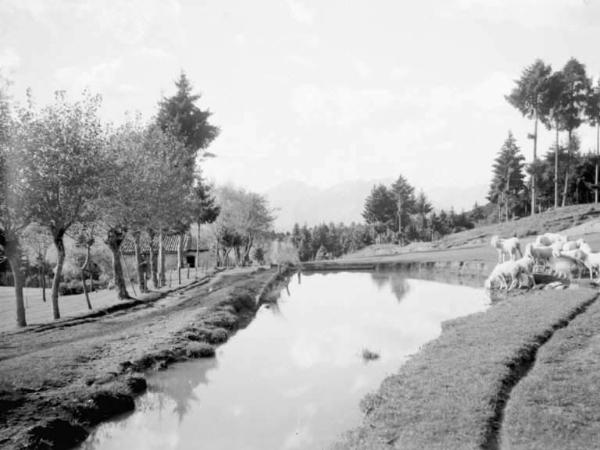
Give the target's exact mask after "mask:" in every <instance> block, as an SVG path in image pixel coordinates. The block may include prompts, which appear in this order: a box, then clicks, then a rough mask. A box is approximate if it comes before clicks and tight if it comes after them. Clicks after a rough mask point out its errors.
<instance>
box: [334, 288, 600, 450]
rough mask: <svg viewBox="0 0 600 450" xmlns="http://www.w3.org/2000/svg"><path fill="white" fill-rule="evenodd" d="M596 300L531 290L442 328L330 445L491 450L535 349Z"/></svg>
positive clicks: (586, 293)
mask: <svg viewBox="0 0 600 450" xmlns="http://www.w3.org/2000/svg"><path fill="white" fill-rule="evenodd" d="M596 295H597V293H596V292H595V291H592V290H589V289H579V290H569V291H537V292H533V293H531V294H527V295H519V296H517V297H513V298H510V299H508V300H506V301H504V302H501V303H499V304H497V305H495V306H493V307H491V308H490V309H489V310H488V311H487V312H485V313H479V314H475V315H472V316H468V317H465V318H461V319H456V320H453V321H450V322H447V323H445V324H444V326H443V331H442V335H441V336H440V337H439V338H438V339H437V340H435V341H433V342H431V343H429V344H428V345H426V346H425V347H424V348H423V349H422V350H421V351H420V352H419V353H418V354H416V355H415V356H413V357H412V358H411V359H410V360H409V361H408V362H407V363H406V364H405V365H404V366H402V368H401V369H400V371H399V372H398V373H397V374H396V375H393V376H391V377H388V378H387V379H386V380H385V381H384V382H383V384H382V386H381V388H380V389H379V391H378V392H377V393H376V394H373V395H371V396H368V397H367V398H366V399H365V400H364V401H363V404H362V405H361V406H362V408H363V410H364V411H365V414H366V415H365V419H364V422H363V425H362V426H361V427H359V428H357V429H356V430H354V431H352V432H350V433H348V435H347V436H345V437H344V439H343V440H342V441H341V442H340V443H339V444H338V445H337V446H336V447H335V448H340V449H342V448H343V449H365V448H369V449H378V448H401V449H424V448H426V449H468V448H494V443H495V441H496V439H497V432H498V430H499V426H498V425H499V422H500V421H501V420H502V417H503V413H504V405H505V401H506V399H507V397H508V395H509V394H510V390H511V388H512V387H513V386H514V384H515V382H516V381H518V379H519V377H520V376H522V375H523V373H524V370H525V368H526V367H527V366H528V365H529V364H531V362H532V361H533V359H534V357H535V352H536V351H537V349H538V348H539V347H540V346H541V345H542V344H543V343H544V342H546V341H547V340H548V339H549V338H550V337H551V336H552V335H553V333H554V332H555V331H556V330H557V329H560V328H561V327H563V326H565V325H566V324H567V323H568V322H569V321H570V320H571V319H573V317H576V316H577V315H578V314H579V313H581V312H583V311H584V310H585V308H586V307H587V306H588V305H589V304H591V303H592V302H593V301H594V300H595V299H596Z"/></svg>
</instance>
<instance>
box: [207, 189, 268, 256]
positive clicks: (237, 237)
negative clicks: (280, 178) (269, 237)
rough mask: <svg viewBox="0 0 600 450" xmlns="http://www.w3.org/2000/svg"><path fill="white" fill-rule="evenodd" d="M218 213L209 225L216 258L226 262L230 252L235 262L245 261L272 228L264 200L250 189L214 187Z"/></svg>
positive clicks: (266, 203)
mask: <svg viewBox="0 0 600 450" xmlns="http://www.w3.org/2000/svg"><path fill="white" fill-rule="evenodd" d="M216 200H217V204H218V205H219V208H220V214H219V215H218V217H217V218H216V220H215V222H214V223H213V225H212V227H211V228H212V230H213V234H214V237H215V244H216V249H217V259H218V262H219V263H220V264H226V263H227V261H228V258H229V255H230V253H231V252H232V251H233V252H234V253H233V254H234V259H235V262H236V264H238V265H245V264H248V263H249V259H250V251H251V250H252V248H253V246H254V245H255V242H256V240H257V239H258V238H260V237H261V236H265V235H266V234H267V233H268V232H269V231H270V230H271V227H272V224H273V220H274V216H273V212H272V210H271V209H270V207H269V204H268V202H267V199H266V198H265V197H263V196H262V195H259V194H256V193H254V192H248V191H246V190H244V189H237V188H234V187H231V186H223V187H220V188H218V189H217V190H216Z"/></svg>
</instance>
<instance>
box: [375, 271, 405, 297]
mask: <svg viewBox="0 0 600 450" xmlns="http://www.w3.org/2000/svg"><path fill="white" fill-rule="evenodd" d="M406 278H407V273H406V272H401V271H396V272H391V271H389V272H388V271H384V272H381V271H375V272H371V279H372V280H373V283H375V285H376V286H377V289H379V290H381V289H382V288H384V287H385V286H387V285H390V287H391V289H392V292H393V293H394V295H395V296H396V298H397V299H398V301H401V300H402V297H404V296H405V295H406V293H407V292H408V291H409V286H408V282H407V280H406Z"/></svg>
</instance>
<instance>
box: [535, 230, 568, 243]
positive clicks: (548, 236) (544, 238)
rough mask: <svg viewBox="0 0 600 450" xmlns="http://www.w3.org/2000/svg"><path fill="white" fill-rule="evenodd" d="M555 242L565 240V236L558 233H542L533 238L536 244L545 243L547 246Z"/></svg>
mask: <svg viewBox="0 0 600 450" xmlns="http://www.w3.org/2000/svg"><path fill="white" fill-rule="evenodd" d="M555 242H563V243H564V242H567V237H566V236H563V235H562V234H558V233H544V234H542V235H540V236H538V237H537V238H536V240H535V244H536V245H545V246H549V245H552V244H554V243H555Z"/></svg>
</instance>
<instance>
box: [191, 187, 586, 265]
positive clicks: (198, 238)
mask: <svg viewBox="0 0 600 450" xmlns="http://www.w3.org/2000/svg"><path fill="white" fill-rule="evenodd" d="M596 182H597V181H596ZM199 263H200V222H198V229H197V230H196V262H195V264H194V266H195V267H198V264H199Z"/></svg>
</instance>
